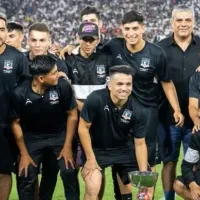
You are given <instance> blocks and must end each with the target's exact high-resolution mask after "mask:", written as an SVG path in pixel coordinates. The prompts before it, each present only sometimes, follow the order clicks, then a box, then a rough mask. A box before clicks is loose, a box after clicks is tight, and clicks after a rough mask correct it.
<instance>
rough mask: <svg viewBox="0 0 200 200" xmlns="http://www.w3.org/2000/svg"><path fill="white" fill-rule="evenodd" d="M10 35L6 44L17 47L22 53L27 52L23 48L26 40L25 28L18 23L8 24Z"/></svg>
mask: <svg viewBox="0 0 200 200" xmlns="http://www.w3.org/2000/svg"><path fill="white" fill-rule="evenodd" d="M7 29H8V35H7V38H6V44H8V45H10V46H13V47H15V48H16V49H18V50H19V51H21V52H25V51H26V50H25V49H23V48H22V41H23V39H24V27H23V26H22V25H21V24H20V23H18V22H14V21H12V22H8V24H7Z"/></svg>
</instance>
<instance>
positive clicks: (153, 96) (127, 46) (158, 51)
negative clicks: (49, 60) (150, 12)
mask: <svg viewBox="0 0 200 200" xmlns="http://www.w3.org/2000/svg"><path fill="white" fill-rule="evenodd" d="M121 28H122V33H123V38H113V39H111V40H110V41H109V42H108V43H107V44H106V45H105V47H104V49H106V50H107V51H108V53H110V54H111V55H112V64H113V65H119V64H126V65H129V66H132V67H133V68H134V69H135V70H136V75H135V80H134V84H133V95H134V96H135V97H136V98H137V99H138V100H139V102H140V103H142V104H143V105H144V106H146V107H147V108H148V109H147V113H146V114H147V122H146V124H145V130H146V137H145V139H146V143H147V149H148V162H149V164H150V166H151V168H152V170H153V171H154V170H155V165H156V164H157V163H159V160H158V157H159V151H158V133H157V129H158V123H159V120H158V107H159V104H160V103H161V100H162V89H163V90H164V93H165V95H166V97H167V99H168V101H169V103H170V105H171V106H172V109H173V116H174V119H175V122H176V125H177V126H182V125H183V122H184V117H183V115H182V114H181V110H180V107H179V103H178V98H177V94H176V90H175V87H174V84H173V82H172V80H171V75H170V72H169V69H168V63H167V62H168V61H167V57H166V55H165V52H164V50H163V49H162V48H160V47H158V46H157V45H155V44H152V43H150V42H148V41H146V40H144V39H143V34H144V32H145V25H144V18H143V16H142V15H141V14H140V13H138V12H136V11H135V10H132V11H129V12H127V13H125V14H124V16H123V18H122V25H121Z"/></svg>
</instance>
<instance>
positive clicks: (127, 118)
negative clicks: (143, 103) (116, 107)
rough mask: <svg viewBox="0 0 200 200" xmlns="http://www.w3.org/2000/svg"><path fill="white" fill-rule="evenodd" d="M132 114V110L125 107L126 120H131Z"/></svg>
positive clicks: (124, 115)
mask: <svg viewBox="0 0 200 200" xmlns="http://www.w3.org/2000/svg"><path fill="white" fill-rule="evenodd" d="M131 116H132V111H130V110H127V109H125V110H124V112H123V115H122V117H123V118H124V119H125V120H130V119H131Z"/></svg>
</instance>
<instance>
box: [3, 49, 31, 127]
mask: <svg viewBox="0 0 200 200" xmlns="http://www.w3.org/2000/svg"><path fill="white" fill-rule="evenodd" d="M27 74H28V60H27V59H26V57H25V56H24V55H23V53H21V52H20V51H18V50H17V49H15V48H14V47H11V46H8V45H6V49H5V51H4V52H3V53H2V54H0V126H7V125H8V115H9V107H10V102H9V101H10V100H9V99H10V91H11V89H12V88H13V86H14V85H15V84H16V83H17V82H18V81H19V80H20V79H21V78H22V76H24V75H27Z"/></svg>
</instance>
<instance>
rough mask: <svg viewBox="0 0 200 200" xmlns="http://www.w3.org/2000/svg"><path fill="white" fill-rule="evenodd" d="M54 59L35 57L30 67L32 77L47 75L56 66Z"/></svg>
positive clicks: (47, 56) (44, 56)
mask: <svg viewBox="0 0 200 200" xmlns="http://www.w3.org/2000/svg"><path fill="white" fill-rule="evenodd" d="M56 61H57V60H56V59H55V58H53V57H52V56H49V55H40V56H36V57H35V58H34V59H33V61H32V63H31V66H30V74H31V75H32V76H37V75H41V74H43V75H45V74H48V73H49V72H50V71H51V70H52V69H53V68H54V67H55V65H56Z"/></svg>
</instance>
